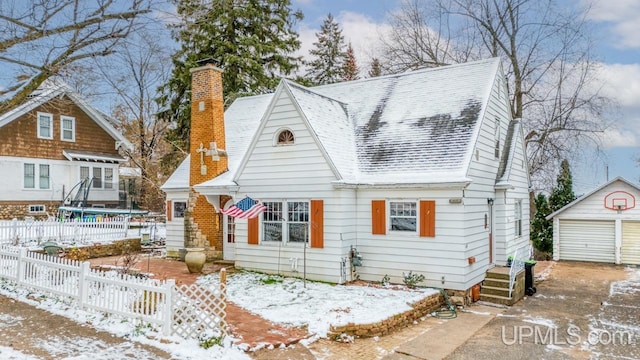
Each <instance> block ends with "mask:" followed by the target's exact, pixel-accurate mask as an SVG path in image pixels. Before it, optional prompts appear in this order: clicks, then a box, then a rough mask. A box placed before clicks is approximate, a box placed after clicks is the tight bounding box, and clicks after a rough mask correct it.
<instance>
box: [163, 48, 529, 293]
mask: <svg viewBox="0 0 640 360" xmlns="http://www.w3.org/2000/svg"><path fill="white" fill-rule="evenodd" d="M217 71H219V70H218V69H216V68H215V67H213V66H205V67H202V68H198V69H194V70H192V72H193V74H194V76H195V75H196V74H199V73H200V72H205V73H207V72H210V73H211V76H217V78H219V75H215V73H216V72H217ZM198 76H200V75H198ZM212 81H218V80H212ZM201 82H202V80H197V81H196V80H194V85H193V86H192V87H193V92H194V93H199V92H200V93H202V91H199V86H200V83H201ZM207 86H211V85H207ZM215 86H219V84H218V85H213V87H215ZM207 106H208V105H206V104H205V103H204V102H203V101H201V100H192V113H196V114H198V112H199V111H200V112H202V111H206V109H207ZM220 117H221V116H220ZM207 119H208V120H205V122H207V121H211V124H209V123H207V126H209V129H210V130H208V131H209V133H215V132H216V131H220V129H221V128H222V129H224V132H223V137H224V138H220V137H215V136H216V135H212V136H213V138H211V139H202V138H200V139H198V140H195V141H194V139H193V137H192V140H191V144H192V146H191V147H192V151H191V155H190V158H187V159H186V160H185V162H184V163H182V164H181V165H180V167H179V168H178V169H177V170H176V172H175V173H174V174H173V176H172V177H171V178H170V179H169V180H168V181H167V182H166V183H165V184H164V186H163V190H164V191H165V192H166V193H167V199H168V200H169V202H168V206H169V207H170V209H169V210H168V211H170V212H171V211H173V209H172V208H171V206H172V204H176V203H178V204H179V207H180V208H181V209H184V208H186V209H187V211H186V215H184V214H185V213H184V212H182V213H180V215H181V216H183V217H177V216H172V217H171V216H170V218H171V219H172V220H171V221H169V225H168V229H167V246H168V251H169V252H171V251H177V249H179V248H182V247H184V246H185V238H186V239H187V240H186V241H187V242H189V241H191V244H196V245H203V244H204V245H205V246H207V247H209V249H212V248H213V247H216V251H220V250H222V253H223V257H224V258H225V259H231V260H235V265H236V266H237V267H241V268H246V269H252V270H258V271H263V272H267V273H282V274H286V275H298V276H302V273H303V271H306V275H307V277H308V278H310V279H315V280H322V281H329V282H336V283H341V282H344V281H348V280H350V279H351V278H352V276H354V275H355V276H359V277H360V278H361V279H364V280H374V281H379V280H382V278H383V277H384V276H385V275H387V276H389V277H390V279H391V281H392V282H402V276H403V273H408V272H409V271H412V272H414V273H419V274H422V275H424V276H425V279H426V280H425V281H424V283H423V284H424V285H427V286H434V287H442V288H447V289H457V290H466V289H469V288H470V287H472V286H473V285H475V284H477V283H479V282H481V281H482V280H483V279H484V275H485V272H486V270H487V269H488V268H489V267H491V266H493V265H503V264H504V263H505V262H506V257H507V256H508V255H510V254H512V253H513V251H514V250H515V249H517V248H520V247H523V246H527V245H528V243H529V215H528V214H529V211H528V209H529V197H528V187H529V176H528V171H527V169H528V167H527V160H526V156H525V151H524V140H523V132H522V127H521V123H520V121H518V120H514V119H512V118H511V111H510V105H509V98H508V94H507V88H506V83H505V79H504V75H503V72H502V68H501V65H500V61H499V59H495V58H494V59H488V60H483V61H477V62H472V63H466V64H459V65H450V66H444V67H438V68H433V69H426V70H420V71H414V72H409V73H404V74H397V75H389V76H383V77H376V78H368V79H363V80H357V81H350V82H344V83H338V84H332V85H325V86H318V87H313V88H307V87H304V86H301V85H298V84H296V83H293V82H291V81H289V80H282V81H281V83H280V85H279V86H278V87H277V89H276V91H275V92H274V93H273V94H268V95H260V96H252V97H246V98H239V99H237V100H236V101H235V102H234V103H233V104H232V105H231V106H230V107H229V108H228V109H227V110H226V111H225V112H224V119H222V118H216V117H215V115H212V117H208V118H207ZM200 126H201V125H199V123H198V122H195V121H194V120H193V118H192V129H193V127H200ZM212 141H216V144H215V146H216V147H219V146H223V147H220V149H225V150H226V154H227V157H225V158H222V159H223V160H224V161H226V162H227V163H226V164H224V165H226V166H222V167H223V168H224V169H222V171H220V172H219V173H215V174H212V176H211V178H210V179H208V180H205V181H196V182H193V181H190V179H188V178H187V177H189V176H191V177H192V178H193V177H194V176H195V175H194V174H196V175H199V174H200V173H204V172H205V171H204V170H206V169H207V166H209V167H211V166H213V165H207V163H206V161H209V157H210V156H209V155H207V154H210V153H211V150H212V148H211V146H207V145H206V144H209V143H210V142H212ZM223 141H224V142H226V147H224V145H225V143H223ZM198 143H200V144H205V145H204V148H200V150H196V152H194V150H193V149H194V148H196V147H197V146H198V145H199V144H198ZM220 144H223V145H220ZM211 145H214V144H211ZM207 148H209V152H207ZM214 150H219V149H214ZM190 169H191V170H190ZM198 196H203V197H205V198H206V199H207V200H208V202H209V203H211V204H213V205H215V206H216V207H228V206H230V205H231V204H233V203H234V202H235V201H238V200H240V199H242V198H244V197H245V196H250V197H251V198H253V199H257V200H260V201H261V202H262V203H263V204H264V205H266V207H267V211H266V212H264V213H262V214H261V215H260V216H259V217H258V218H256V219H253V220H248V221H247V220H235V221H234V219H233V218H228V217H227V216H224V218H222V219H220V218H218V220H215V221H213V223H214V226H213V229H214V231H213V232H211V233H210V234H212V235H211V236H213V237H216V238H215V239H212V238H211V237H208V238H207V239H205V241H204V242H202V241H201V242H198V241H195V242H194V241H193V240H190V238H189V236H185V235H186V234H185V229H186V232H190V231H193V229H194V228H199V229H202V228H204V227H203V226H200V227H198V226H195V227H194V223H197V222H198V221H197V219H195V220H188V219H187V218H188V217H189V211H190V209H191V208H192V206H191V205H190V203H191V202H192V201H193V200H194V199H195V198H196V197H198ZM198 206H199V205H198ZM194 213H195V215H197V213H199V212H198V211H195V210H194ZM215 217H221V215H220V214H216V215H215ZM185 219H187V221H186V225H185ZM201 221H204V220H201ZM216 224H217V225H216ZM216 226H218V227H219V228H220V229H221V230H222V231H220V232H217V233H216V232H215V229H217V228H216ZM198 231H200V230H198ZM204 232H205V231H204V230H203V231H200V233H199V234H201V235H202V234H204ZM191 239H193V238H191ZM201 240H202V239H201ZM304 244H307V246H304ZM188 245H189V244H188ZM220 247H221V248H220ZM352 250H353V251H352ZM355 252H357V253H358V254H359V255H360V256H361V257H362V263H361V266H355V267H354V268H353V269H354V270H355V274H352V273H351V271H350V270H351V267H350V261H351V260H350V259H351V258H352V257H353V256H352V255H353V254H354V253H355Z"/></svg>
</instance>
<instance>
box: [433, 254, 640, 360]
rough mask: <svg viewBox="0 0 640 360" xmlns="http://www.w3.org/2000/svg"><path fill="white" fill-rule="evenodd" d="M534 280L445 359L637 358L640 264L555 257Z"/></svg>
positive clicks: (639, 341) (639, 357)
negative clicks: (532, 288)
mask: <svg viewBox="0 0 640 360" xmlns="http://www.w3.org/2000/svg"><path fill="white" fill-rule="evenodd" d="M534 270H535V268H534ZM536 286H537V290H538V291H537V293H536V294H535V295H533V296H531V297H525V299H524V300H522V301H520V302H519V303H517V304H516V305H514V306H513V307H511V308H509V309H508V310H507V311H505V312H504V313H502V314H499V315H498V316H496V317H495V318H494V319H492V320H491V321H490V322H489V323H487V325H485V326H484V327H483V328H482V329H480V330H479V331H478V332H476V333H475V334H474V335H473V336H472V337H471V338H469V339H468V340H467V341H466V342H465V343H464V344H463V345H461V346H460V347H458V348H457V349H456V350H455V351H454V352H453V353H451V354H450V355H449V356H447V357H446V359H451V360H452V359H640V268H636V267H624V266H615V265H608V264H595V263H581V262H559V263H557V264H555V265H554V267H553V268H552V269H551V271H550V272H549V273H548V275H547V276H546V279H544V280H543V281H541V282H539V283H538V284H537V285H536ZM450 335H451V336H456V334H455V333H452V334H450Z"/></svg>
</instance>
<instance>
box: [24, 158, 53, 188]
mask: <svg viewBox="0 0 640 360" xmlns="http://www.w3.org/2000/svg"><path fill="white" fill-rule="evenodd" d="M23 179H24V188H25V189H49V188H50V187H51V177H50V174H49V165H47V164H39V165H38V166H36V164H24V177H23ZM36 179H37V180H38V181H37V182H36Z"/></svg>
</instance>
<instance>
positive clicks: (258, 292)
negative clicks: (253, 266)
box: [0, 272, 437, 360]
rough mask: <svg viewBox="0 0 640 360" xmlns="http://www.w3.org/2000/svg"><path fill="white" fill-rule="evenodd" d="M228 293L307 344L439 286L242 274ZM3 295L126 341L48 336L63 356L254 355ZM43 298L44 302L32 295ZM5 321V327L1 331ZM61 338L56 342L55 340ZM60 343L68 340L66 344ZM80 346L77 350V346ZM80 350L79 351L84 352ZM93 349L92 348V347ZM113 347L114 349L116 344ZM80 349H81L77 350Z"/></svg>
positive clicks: (6, 290)
mask: <svg viewBox="0 0 640 360" xmlns="http://www.w3.org/2000/svg"><path fill="white" fill-rule="evenodd" d="M216 276H217V275H209V276H204V277H201V278H200V279H199V282H200V283H202V284H207V283H210V282H213V281H216V280H217V279H216ZM227 284H228V287H227V294H228V296H229V299H230V300H231V301H233V302H234V303H236V304H238V305H239V306H242V307H244V308H246V309H248V310H249V311H251V312H254V313H256V314H258V315H260V316H262V317H264V318H266V319H268V320H271V321H273V322H276V323H281V324H285V325H293V326H307V327H308V330H309V332H311V333H314V334H315V336H314V337H313V338H311V339H309V340H307V342H310V341H313V340H315V339H317V338H319V337H325V336H326V335H327V331H328V330H329V327H330V326H331V325H343V324H347V323H355V324H365V323H371V322H375V321H380V320H383V319H386V318H388V317H390V316H392V315H394V314H397V313H401V312H403V311H405V310H408V309H410V304H411V303H413V302H416V301H418V300H420V299H423V298H425V297H427V296H430V295H431V294H434V293H436V292H437V291H436V290H433V289H416V290H408V289H393V288H375V287H367V286H343V285H330V284H324V283H315V282H310V281H307V282H306V287H305V285H304V283H303V281H302V280H301V279H292V278H282V277H277V276H269V275H264V274H256V273H249V272H239V273H235V274H231V275H229V277H228V279H227ZM0 294H2V295H5V296H7V297H10V298H13V299H16V300H18V301H21V302H25V303H29V304H31V305H34V306H36V307H38V308H40V309H44V310H47V311H49V312H52V313H55V314H58V315H62V316H65V317H68V318H70V319H72V320H74V321H77V322H79V323H82V324H90V325H91V326H93V327H94V328H96V329H98V330H104V331H108V332H110V333H112V334H115V335H117V336H119V337H122V338H123V339H124V343H123V344H121V345H120V346H119V347H118V349H117V351H116V352H113V351H111V350H108V349H109V347H107V346H106V345H105V344H103V343H100V341H98V340H97V339H91V338H82V337H79V338H66V339H43V340H42V342H40V343H39V345H38V346H39V347H40V348H41V349H43V350H45V351H46V352H48V353H49V354H51V355H55V357H56V358H58V359H89V358H90V359H92V360H107V359H108V360H113V359H116V358H114V356H115V355H114V354H116V353H117V354H118V355H117V356H121V357H118V358H117V359H120V358H122V359H129V358H136V359H151V358H153V357H151V356H150V355H149V353H146V354H145V353H144V352H140V350H139V349H135V348H133V346H132V343H131V341H132V340H134V341H138V342H140V343H144V344H149V345H152V346H155V347H157V348H159V349H162V350H164V351H166V352H168V353H170V354H171V355H172V356H173V358H175V359H200V358H207V359H230V360H235V359H249V357H248V356H247V355H246V354H245V353H244V352H243V351H242V350H241V348H242V347H238V346H235V345H232V344H231V341H232V339H227V340H226V344H225V346H223V347H221V346H213V347H211V348H209V349H203V348H201V347H200V346H199V345H198V341H196V340H184V339H181V338H178V337H170V338H161V337H158V336H157V335H158V334H157V332H155V331H154V330H153V329H152V327H150V328H146V327H140V325H139V324H136V323H134V322H131V321H126V320H123V319H120V318H118V317H116V316H103V315H102V314H100V313H97V312H91V311H83V310H78V309H76V308H75V307H74V306H72V305H70V304H69V302H68V301H61V299H59V298H56V297H51V296H37V294H36V293H34V292H33V291H31V290H26V289H22V288H18V287H16V286H15V285H12V284H11V283H8V282H6V281H5V280H2V279H0ZM34 298H38V301H34V300H32V299H34ZM5 317H6V316H4V317H0V322H2V323H3V324H7V325H10V324H12V323H16V322H19V321H21V319H18V318H5ZM1 327H2V326H1V324H0V331H1ZM54 340H55V341H54ZM60 344H64V346H61V345H60ZM74 349H75V350H74ZM78 349H79V350H78ZM87 349H91V350H89V351H88V350H87ZM111 349H113V347H111ZM76 350H77V351H76ZM0 359H12V360H13V359H25V360H33V359H37V357H33V356H31V355H26V354H22V353H20V352H17V351H15V350H13V349H9V348H3V347H0Z"/></svg>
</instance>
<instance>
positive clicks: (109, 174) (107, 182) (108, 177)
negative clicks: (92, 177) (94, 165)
mask: <svg viewBox="0 0 640 360" xmlns="http://www.w3.org/2000/svg"><path fill="white" fill-rule="evenodd" d="M104 188H105V189H113V169H112V168H104Z"/></svg>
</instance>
